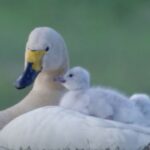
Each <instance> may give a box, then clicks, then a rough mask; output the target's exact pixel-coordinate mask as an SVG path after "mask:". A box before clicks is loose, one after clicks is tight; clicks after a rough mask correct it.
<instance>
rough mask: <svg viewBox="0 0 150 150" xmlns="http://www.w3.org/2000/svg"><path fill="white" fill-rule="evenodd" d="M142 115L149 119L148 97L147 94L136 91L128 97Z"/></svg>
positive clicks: (149, 101) (149, 100)
mask: <svg viewBox="0 0 150 150" xmlns="http://www.w3.org/2000/svg"><path fill="white" fill-rule="evenodd" d="M130 100H132V101H133V102H134V103H135V105H136V106H137V107H138V108H139V110H140V111H141V112H142V113H143V115H144V116H145V117H146V118H147V119H148V120H149V119H150V97H149V96H148V95H147V94H143V93H137V94H133V95H132V96H131V97H130Z"/></svg>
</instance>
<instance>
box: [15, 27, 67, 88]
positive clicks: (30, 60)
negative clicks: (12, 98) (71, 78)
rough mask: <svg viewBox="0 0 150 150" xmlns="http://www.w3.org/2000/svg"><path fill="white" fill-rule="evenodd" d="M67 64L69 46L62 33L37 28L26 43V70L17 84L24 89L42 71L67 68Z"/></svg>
mask: <svg viewBox="0 0 150 150" xmlns="http://www.w3.org/2000/svg"><path fill="white" fill-rule="evenodd" d="M67 65H68V55H67V48H66V44H65V42H64V40H63V38H62V37H61V35H60V34H59V33H57V32H56V31H55V30H53V29H52V28H48V27H38V28H35V29H34V30H33V31H32V32H31V33H30V35H29V37H28V41H27V43H26V51H25V67H24V72H23V73H22V75H21V76H20V77H19V78H18V79H17V81H16V84H15V86H16V88H17V89H23V88H25V87H27V86H29V85H30V84H32V83H33V81H34V80H35V78H36V77H37V75H38V74H39V73H40V72H42V71H54V70H57V69H59V68H63V69H65V68H66V69H67V68H68V66H67Z"/></svg>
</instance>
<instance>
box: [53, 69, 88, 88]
mask: <svg viewBox="0 0 150 150" xmlns="http://www.w3.org/2000/svg"><path fill="white" fill-rule="evenodd" d="M55 80H56V81H57V82H60V83H61V84H62V85H63V86H64V87H65V88H67V89H68V90H80V89H81V90H82V89H86V88H89V86H90V74H89V72H88V71H87V70H86V69H84V68H82V67H74V68H72V69H70V70H68V71H67V72H66V74H64V75H63V76H59V77H56V79H55Z"/></svg>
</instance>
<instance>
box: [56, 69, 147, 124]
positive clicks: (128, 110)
mask: <svg viewBox="0 0 150 150" xmlns="http://www.w3.org/2000/svg"><path fill="white" fill-rule="evenodd" d="M57 80H58V81H60V82H61V83H62V85H64V86H65V87H66V88H67V89H68V90H69V91H68V92H67V93H66V94H65V95H64V96H63V98H62V100H61V102H60V106H62V107H64V108H69V109H73V110H76V111H79V112H82V113H84V114H87V115H93V116H96V117H101V118H105V119H113V120H116V121H120V122H125V123H138V124H146V125H147V121H146V120H144V118H143V116H142V114H141V113H140V111H139V110H138V109H137V107H136V106H135V105H134V103H133V102H132V101H129V100H128V98H127V97H126V96H124V95H123V94H121V93H119V92H117V91H115V90H113V89H107V88H102V87H93V88H90V74H89V73H88V71H87V70H85V69H84V68H82V67H74V68H72V69H70V70H69V71H68V72H67V73H66V74H65V75H64V76H63V77H58V79H57Z"/></svg>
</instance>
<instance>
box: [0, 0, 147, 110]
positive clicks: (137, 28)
mask: <svg viewBox="0 0 150 150" xmlns="http://www.w3.org/2000/svg"><path fill="white" fill-rule="evenodd" d="M149 8H150V2H149V1H146V0H144V1H141V0H101V1H99V0H86V1H85V0H82V1H81V0H76V1H74V0H32V1H31V0H25V1H22V0H21V1H20V0H13V1H11V0H1V1H0V27H1V28H0V68H1V71H0V89H1V91H0V93H1V94H0V108H1V109H2V108H5V107H7V106H10V105H12V104H15V103H16V102H17V101H20V100H21V98H22V97H24V96H25V95H26V94H27V92H28V91H29V90H30V89H27V90H25V91H24V90H23V91H17V90H16V89H15V88H14V87H13V82H14V81H15V79H16V78H17V77H18V75H19V74H20V73H21V72H22V70H23V61H24V49H25V48H24V47H25V42H26V40H27V36H28V34H29V32H30V31H31V30H32V29H33V28H34V27H37V26H51V27H53V28H55V29H56V30H57V31H59V32H60V33H61V34H62V35H63V37H64V38H65V40H66V42H67V45H68V48H69V53H70V59H71V65H72V66H74V65H81V66H84V67H86V68H88V69H89V70H90V72H91V75H92V81H93V84H102V85H106V86H111V87H115V88H117V89H120V90H122V91H124V92H125V93H127V94H131V93H133V92H147V93H149V87H150V80H149V77H150V68H149V63H150V60H149V58H150V57H149V56H150V42H149V41H150V9H149Z"/></svg>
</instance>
